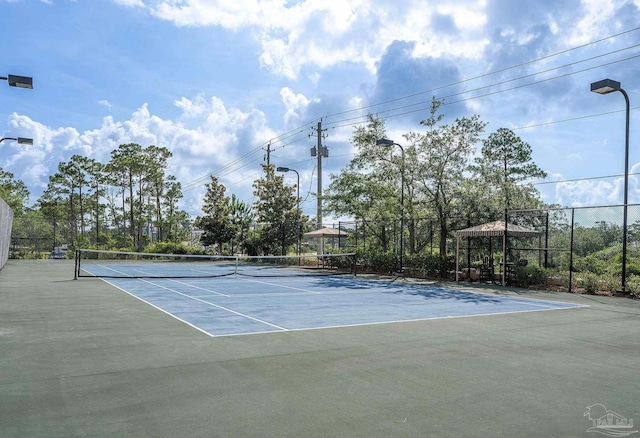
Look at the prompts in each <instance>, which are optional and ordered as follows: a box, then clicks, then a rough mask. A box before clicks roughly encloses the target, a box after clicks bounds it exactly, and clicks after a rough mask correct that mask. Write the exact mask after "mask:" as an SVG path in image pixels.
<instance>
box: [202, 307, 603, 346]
mask: <svg viewBox="0 0 640 438" xmlns="http://www.w3.org/2000/svg"><path fill="white" fill-rule="evenodd" d="M582 307H591V306H590V305H588V304H576V305H575V307H554V308H548V309H532V310H508V311H504V312H494V313H477V314H474V315H455V316H432V317H429V318H416V319H398V320H394V321H380V322H362V323H357V324H343V325H330V326H323V327H304V328H294V329H288V330H287V331H288V332H301V331H306V330H325V329H339V328H348V327H364V326H369V325H384V324H398V323H403V322H421V321H434V320H439V319H461V318H476V317H480V316H494V315H511V314H516V313H533V312H545V311H548V310H570V309H579V308H582ZM265 333H279V332H274V331H263V332H246V333H230V334H225V335H211V336H212V337H214V338H220V337H225V336H247V335H257V334H265Z"/></svg>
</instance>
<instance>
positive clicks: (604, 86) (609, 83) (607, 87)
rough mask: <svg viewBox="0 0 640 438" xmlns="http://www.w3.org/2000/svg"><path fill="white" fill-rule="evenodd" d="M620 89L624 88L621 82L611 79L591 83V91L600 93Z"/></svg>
mask: <svg viewBox="0 0 640 438" xmlns="http://www.w3.org/2000/svg"><path fill="white" fill-rule="evenodd" d="M620 90H622V88H620V82H618V81H613V80H611V79H603V80H601V81H598V82H593V83H592V84H591V91H593V92H594V93H598V94H609V93H613V92H614V91H620Z"/></svg>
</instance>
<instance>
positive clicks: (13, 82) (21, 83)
mask: <svg viewBox="0 0 640 438" xmlns="http://www.w3.org/2000/svg"><path fill="white" fill-rule="evenodd" d="M0 80H4V81H7V82H8V83H9V86H10V87H18V88H29V89H32V88H33V78H30V77H29V76H17V75H7V76H0Z"/></svg>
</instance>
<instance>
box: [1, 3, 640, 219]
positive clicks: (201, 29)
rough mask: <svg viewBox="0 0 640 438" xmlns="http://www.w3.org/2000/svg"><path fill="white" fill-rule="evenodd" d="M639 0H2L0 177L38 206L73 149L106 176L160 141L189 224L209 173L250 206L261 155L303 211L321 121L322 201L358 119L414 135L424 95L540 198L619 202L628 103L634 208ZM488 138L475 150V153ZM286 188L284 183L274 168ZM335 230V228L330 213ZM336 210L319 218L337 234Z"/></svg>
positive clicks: (312, 194)
mask: <svg viewBox="0 0 640 438" xmlns="http://www.w3.org/2000/svg"><path fill="white" fill-rule="evenodd" d="M639 8H640V0H630V1H623V0H563V1H557V0H521V1H513V0H493V1H492V0H438V1H431V0H388V1H387V0H340V1H338V0H336V1H334V0H300V1H291V0H289V1H287V0H271V1H263V0H233V1H230V0H0V30H1V32H2V37H1V38H0V54H1V59H0V76H6V75H7V74H15V75H23V76H31V77H33V84H34V85H33V90H27V89H19V88H14V87H8V86H6V83H5V84H4V85H3V83H2V82H4V81H0V135H1V136H2V137H30V138H33V139H34V144H33V145H32V146H29V145H20V144H17V143H16V142H13V141H4V142H2V143H1V144H0V168H2V169H3V170H5V171H7V172H11V173H13V174H14V177H15V178H16V179H19V180H22V181H24V182H25V184H26V185H27V186H28V188H29V191H30V199H29V204H30V205H31V204H33V203H35V202H36V201H37V200H38V198H39V197H40V195H41V194H42V192H43V190H44V189H45V188H46V186H47V183H48V178H49V176H50V175H53V174H54V173H55V172H56V171H57V166H58V164H59V163H60V162H63V161H68V160H69V158H70V157H71V156H72V155H74V154H80V155H84V156H87V157H90V158H94V159H96V160H98V161H101V162H103V163H106V162H107V161H108V160H109V157H110V153H111V151H112V150H114V149H116V148H117V147H118V145H120V144H124V143H131V142H134V143H139V144H141V145H142V146H144V147H146V146H149V145H157V146H164V147H166V148H168V149H169V150H170V151H171V152H172V154H173V157H172V158H171V159H170V160H169V169H168V173H169V174H172V175H175V176H176V177H177V179H178V180H179V181H180V182H181V183H182V185H183V192H184V198H183V200H182V201H181V205H180V207H181V208H182V209H184V210H186V211H187V212H188V213H189V214H190V215H191V216H192V217H195V216H197V215H200V214H202V213H201V206H202V197H203V194H204V192H205V184H206V183H207V182H209V175H215V176H216V177H217V178H218V179H219V180H220V182H221V183H222V184H224V185H225V186H226V187H227V195H229V196H230V195H231V194H235V195H236V196H238V197H239V198H240V199H242V200H244V201H246V202H248V203H252V202H253V201H254V197H253V189H252V184H253V181H254V180H256V179H258V178H260V176H261V172H262V169H261V166H260V165H261V164H264V158H265V155H266V149H267V145H269V144H270V146H269V149H270V151H271V152H270V161H271V164H274V165H276V166H284V167H290V168H293V169H296V170H297V171H298V172H299V174H300V195H301V197H302V199H303V202H302V208H303V213H304V214H306V215H309V216H315V214H316V204H317V200H316V193H317V176H318V171H317V159H316V158H314V157H311V155H310V149H311V148H312V147H313V146H315V145H316V143H317V133H316V132H315V131H314V130H313V128H315V127H317V124H318V122H319V121H320V120H322V128H323V131H322V133H323V140H322V141H323V146H326V147H327V148H328V150H329V157H328V158H325V159H323V162H322V182H323V187H324V188H325V189H326V187H328V185H329V183H330V174H337V173H339V172H340V170H341V169H343V168H344V167H345V166H346V164H347V163H348V162H349V160H350V159H351V158H353V152H354V151H353V147H352V145H351V143H350V141H349V139H350V137H351V136H352V133H353V130H354V128H355V127H356V126H357V125H359V124H363V122H364V121H365V119H366V115H367V114H368V113H372V114H378V115H380V116H381V117H384V118H386V126H387V129H388V134H389V137H390V138H391V139H393V140H395V141H396V142H398V143H400V144H402V142H403V140H404V139H403V134H406V133H408V132H420V131H421V130H422V128H421V125H420V124H419V122H420V120H423V119H426V118H427V117H428V115H429V107H430V101H431V99H432V97H433V96H435V97H437V98H444V100H445V105H444V106H443V107H441V113H442V114H444V119H443V123H453V122H454V121H455V119H456V118H457V117H465V116H466V117H471V116H472V115H474V114H477V115H479V116H480V118H481V120H482V121H484V122H486V123H487V127H486V135H485V136H484V137H483V138H486V136H487V135H488V134H490V133H491V132H495V131H496V130H498V129H499V128H502V127H505V128H509V129H512V130H514V132H516V134H518V135H519V136H520V137H521V138H522V139H523V140H524V141H526V142H527V143H528V144H529V145H530V146H531V148H532V151H533V156H532V157H533V161H534V162H535V163H536V164H538V166H540V167H541V168H542V169H543V170H545V171H546V172H547V173H548V176H547V178H545V179H544V180H535V181H534V183H535V184H536V187H537V188H538V189H539V190H540V192H541V193H542V196H543V200H544V201H545V202H548V203H557V204H560V205H565V206H596V205H614V204H621V203H622V202H623V183H624V179H623V176H622V175H623V174H624V153H625V101H624V97H623V95H622V93H618V92H616V93H611V94H608V95H598V94H595V93H591V92H590V84H591V83H592V82H595V81H598V80H601V79H605V78H610V79H613V80H616V81H619V82H621V84H622V88H623V89H624V90H625V91H626V92H627V94H628V95H629V98H630V102H631V112H630V114H631V115H630V149H629V172H630V174H631V176H630V178H629V202H631V203H638V202H640V180H639V179H638V178H637V177H636V176H635V175H634V173H636V172H638V173H640V148H638V147H636V146H635V145H637V144H638V141H637V139H638V135H639V134H640V133H639V131H638V129H637V128H636V126H638V123H640V117H639V116H638V111H637V110H636V109H635V108H638V106H639V105H640V84H639V80H638V78H640V27H638V26H639V23H640V10H639ZM480 147H481V144H478V151H479V150H480ZM285 184H291V185H294V184H296V175H295V173H293V172H289V173H287V174H286V175H285ZM343 219H344V218H343ZM331 220H333V218H331V217H330V216H328V217H326V218H325V222H331Z"/></svg>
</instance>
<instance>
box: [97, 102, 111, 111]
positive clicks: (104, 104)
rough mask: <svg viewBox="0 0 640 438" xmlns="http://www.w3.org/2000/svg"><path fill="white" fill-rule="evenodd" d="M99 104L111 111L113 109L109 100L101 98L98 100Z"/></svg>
mask: <svg viewBox="0 0 640 438" xmlns="http://www.w3.org/2000/svg"><path fill="white" fill-rule="evenodd" d="M98 105H102V106H104V107H105V108H108V109H109V111H111V104H110V103H109V101H108V100H99V101H98Z"/></svg>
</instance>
